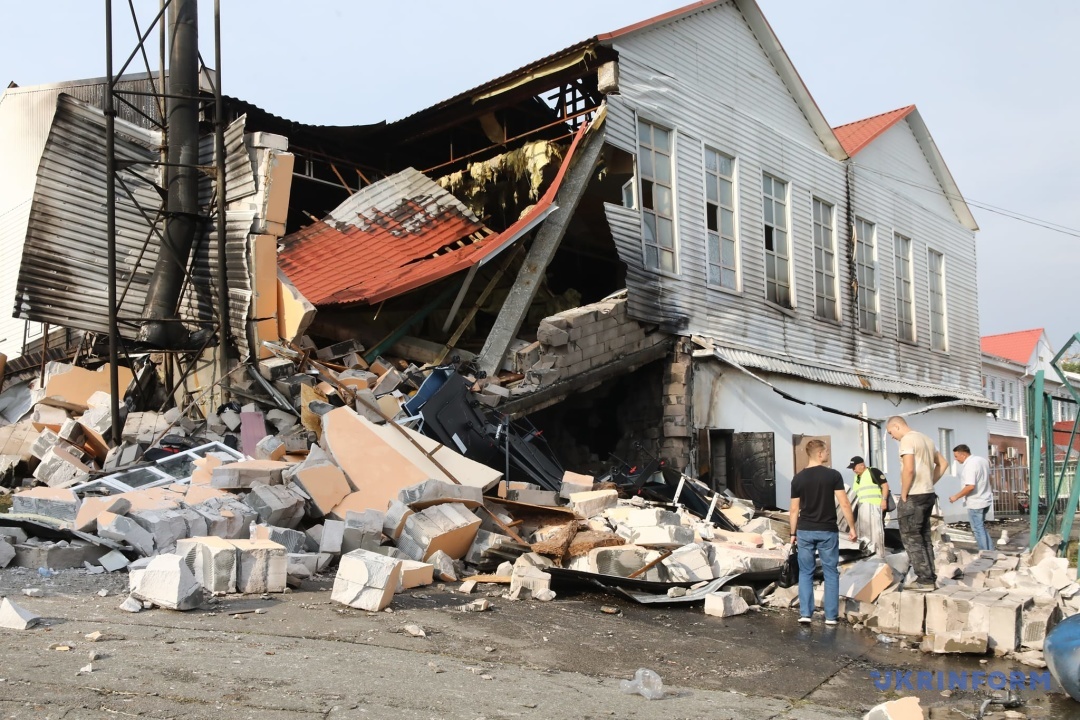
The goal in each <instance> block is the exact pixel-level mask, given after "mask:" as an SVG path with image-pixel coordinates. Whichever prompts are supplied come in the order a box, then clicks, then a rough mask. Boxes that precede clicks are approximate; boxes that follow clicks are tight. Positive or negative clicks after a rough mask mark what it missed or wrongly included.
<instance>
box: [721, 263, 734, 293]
mask: <svg viewBox="0 0 1080 720" xmlns="http://www.w3.org/2000/svg"><path fill="white" fill-rule="evenodd" d="M720 279H721V282H720V284H721V285H723V286H724V287H729V288H733V287H735V271H734V270H730V269H728V268H724V269H723V270H722V271H721V273H720Z"/></svg>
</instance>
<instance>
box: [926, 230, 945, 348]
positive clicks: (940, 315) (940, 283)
mask: <svg viewBox="0 0 1080 720" xmlns="http://www.w3.org/2000/svg"><path fill="white" fill-rule="evenodd" d="M927 265H928V268H929V271H930V349H931V350H940V351H941V352H946V351H947V350H948V349H949V342H948V338H947V337H946V331H947V327H946V322H945V256H944V255H942V254H941V253H939V252H937V251H936V250H927Z"/></svg>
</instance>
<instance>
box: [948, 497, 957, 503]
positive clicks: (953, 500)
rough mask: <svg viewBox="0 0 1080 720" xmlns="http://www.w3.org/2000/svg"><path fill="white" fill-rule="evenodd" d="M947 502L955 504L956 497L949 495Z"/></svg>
mask: <svg viewBox="0 0 1080 720" xmlns="http://www.w3.org/2000/svg"><path fill="white" fill-rule="evenodd" d="M949 502H951V503H954V502H956V496H955V495H950V496H949Z"/></svg>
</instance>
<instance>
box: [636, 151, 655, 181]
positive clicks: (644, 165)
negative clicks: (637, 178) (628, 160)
mask: <svg viewBox="0 0 1080 720" xmlns="http://www.w3.org/2000/svg"><path fill="white" fill-rule="evenodd" d="M638 165H639V167H640V170H641V177H643V178H652V177H653V154H652V151H651V150H645V149H642V151H641V155H640V156H639V157H638Z"/></svg>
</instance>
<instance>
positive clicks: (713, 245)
mask: <svg viewBox="0 0 1080 720" xmlns="http://www.w3.org/2000/svg"><path fill="white" fill-rule="evenodd" d="M719 259H720V237H719V236H717V235H715V234H714V233H709V262H717V261H718V260H719Z"/></svg>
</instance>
